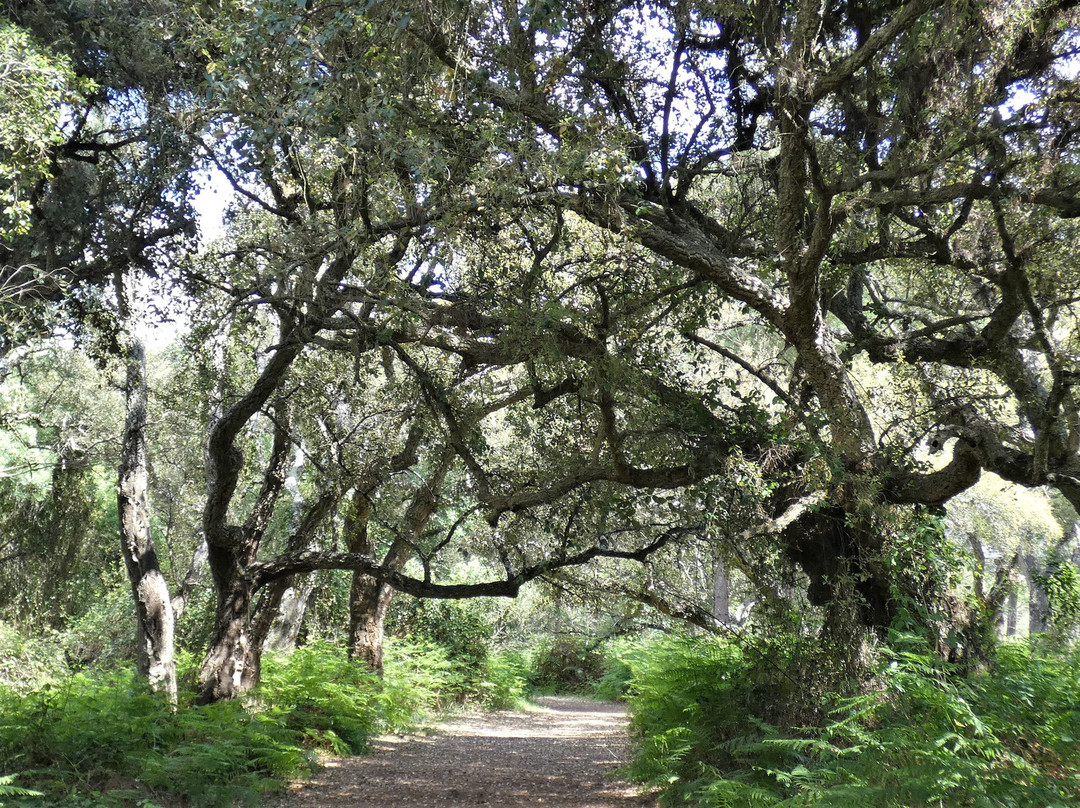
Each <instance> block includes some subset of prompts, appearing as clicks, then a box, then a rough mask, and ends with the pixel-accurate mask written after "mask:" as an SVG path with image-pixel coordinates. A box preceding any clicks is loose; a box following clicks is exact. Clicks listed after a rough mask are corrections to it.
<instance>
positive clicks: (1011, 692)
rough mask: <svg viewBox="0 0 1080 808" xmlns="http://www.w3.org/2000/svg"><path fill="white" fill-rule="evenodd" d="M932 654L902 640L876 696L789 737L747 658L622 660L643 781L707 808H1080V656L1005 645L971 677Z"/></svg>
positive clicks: (650, 649) (677, 655) (673, 648)
mask: <svg viewBox="0 0 1080 808" xmlns="http://www.w3.org/2000/svg"><path fill="white" fill-rule="evenodd" d="M923 643H924V640H922V639H919V638H916V637H913V636H910V635H896V636H894V648H893V649H891V650H889V651H887V652H885V653H884V654H883V656H882V659H883V662H882V665H881V668H880V671H879V675H878V677H877V679H876V681H875V682H874V685H873V686H872V687H870V688H868V689H867V690H866V691H865V692H863V693H862V694H860V695H857V696H854V697H846V698H845V697H840V696H838V695H835V694H833V695H832V696H831V697H829V698H828V701H829V702H830V703H831V705H832V708H831V711H830V713H829V714H828V717H827V720H825V721H823V722H821V723H820V724H818V725H815V726H810V727H801V728H790V727H789V728H787V729H783V728H782V727H778V726H775V725H773V724H769V723H766V722H765V721H762V720H760V718H759V717H758V716H755V715H754V711H753V709H752V708H753V705H754V703H755V701H756V697H755V691H756V690H757V689H759V688H760V684H755V682H754V674H753V669H754V667H755V663H754V660H753V659H752V658H751V656H750V655H748V654H746V653H745V652H739V651H738V649H735V648H733V647H731V646H728V645H723V644H715V643H708V642H689V641H682V640H666V641H661V642H659V643H656V644H654V645H651V646H644V647H639V648H638V649H636V650H635V651H633V652H632V653H630V654H624V656H623V659H624V662H626V664H628V665H629V667H630V668H631V670H632V671H633V679H632V682H631V696H630V703H631V708H632V710H633V713H634V719H633V722H634V726H635V728H636V729H637V730H638V731H639V732H640V734H641V740H640V742H639V749H638V754H637V757H636V760H635V762H634V763H633V764H632V766H631V767H630V771H631V773H632V774H633V775H634V776H635V777H637V778H639V779H641V780H644V781H646V782H649V783H652V784H654V785H658V786H661V787H663V788H664V790H665V799H666V800H667V801H669V802H680V801H685V802H688V803H691V804H695V805H708V806H781V805H782V806H804V805H807V806H808V805H817V806H829V805H831V806H838V807H839V806H857V805H866V806H896V808H901V806H913V805H949V806H953V805H955V806H959V805H977V806H1001V807H1002V808H1004V806H1015V805H1031V806H1036V805H1038V806H1065V805H1072V804H1076V801H1077V799H1078V798H1080V749H1078V748H1077V744H1076V742H1075V739H1076V738H1077V737H1080V735H1078V732H1080V712H1078V709H1077V705H1078V704H1080V668H1078V667H1077V661H1078V660H1077V656H1076V654H1075V653H1072V654H1070V655H1069V656H1066V657H1060V656H1059V657H1053V656H1047V655H1041V654H1040V653H1037V652H1036V651H1034V650H1033V649H1032V647H1031V646H1028V645H1021V644H1012V645H1006V646H1004V647H1002V648H1001V649H999V651H998V654H997V657H996V660H995V664H994V666H993V668H992V670H991V671H990V672H988V673H983V674H979V675H976V676H973V677H970V678H965V677H963V676H961V675H960V674H959V672H958V671H957V670H954V669H952V668H950V667H949V666H947V665H946V664H944V663H942V662H941V661H940V660H939V659H937V658H936V657H934V656H933V655H931V654H930V653H929V652H927V650H926V648H925V645H924V644H923ZM748 706H749V709H748Z"/></svg>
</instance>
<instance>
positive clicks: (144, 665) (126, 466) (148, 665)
mask: <svg viewBox="0 0 1080 808" xmlns="http://www.w3.org/2000/svg"><path fill="white" fill-rule="evenodd" d="M115 283H116V293H117V299H118V300H119V305H120V317H121V322H123V323H124V324H125V325H126V326H127V329H128V333H127V335H126V352H125V353H126V355H125V357H124V362H125V365H126V374H125V384H124V394H125V409H126V415H125V419H124V437H123V442H122V443H121V447H120V468H119V475H118V481H117V489H116V501H117V513H118V516H119V522H120V545H121V549H122V551H123V555H124V564H125V566H126V567H127V573H128V580H129V581H130V582H131V591H132V594H133V595H134V598H135V613H136V643H137V653H138V667H139V673H140V675H142V676H144V677H146V680H147V681H148V682H149V683H150V686H151V687H153V688H154V689H155V690H162V691H164V692H165V693H166V694H167V696H168V698H169V700H170V701H172V702H174V703H175V702H176V657H175V628H176V623H175V617H174V613H173V608H172V598H171V597H170V596H169V586H168V584H167V583H166V581H165V577H164V576H163V575H162V574H161V568H160V566H159V564H158V557H157V552H156V551H155V549H154V542H153V538H152V536H151V533H150V505H149V472H148V468H147V449H146V407H147V385H146V348H145V346H144V345H143V342H142V339H141V338H140V337H139V336H138V334H137V333H136V329H135V328H133V327H132V325H133V322H134V317H133V312H132V308H133V303H134V290H133V289H132V288H131V286H130V283H131V279H130V278H125V277H124V276H123V275H122V274H120V273H117V275H116V278H115Z"/></svg>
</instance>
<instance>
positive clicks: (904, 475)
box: [407, 0, 1080, 626]
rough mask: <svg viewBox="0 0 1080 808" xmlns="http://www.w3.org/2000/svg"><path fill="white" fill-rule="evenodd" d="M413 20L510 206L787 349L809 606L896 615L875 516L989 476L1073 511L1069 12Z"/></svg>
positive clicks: (819, 8)
mask: <svg viewBox="0 0 1080 808" xmlns="http://www.w3.org/2000/svg"><path fill="white" fill-rule="evenodd" d="M410 12H411V13H410V16H409V21H408V24H407V29H408V31H409V32H410V34H411V35H412V36H413V37H414V38H415V39H416V40H417V41H418V42H421V43H423V44H424V45H426V46H427V47H428V48H429V50H430V51H431V52H432V53H433V54H435V55H436V56H437V57H438V58H439V59H441V60H442V62H443V64H444V65H446V69H447V70H448V71H452V73H453V75H454V77H455V82H456V86H458V87H460V88H461V94H462V96H463V97H467V98H468V99H469V101H468V103H469V104H471V109H473V110H483V111H484V114H483V118H482V120H483V123H480V122H479V121H478V122H477V123H476V124H475V125H476V126H477V127H478V128H479V127H485V128H486V131H495V132H496V133H497V134H496V135H495V137H496V138H497V139H498V142H499V143H500V146H501V148H502V149H503V151H504V153H506V154H507V155H509V159H507V161H506V163H507V165H508V166H512V167H513V169H516V172H515V173H514V175H513V177H511V178H505V182H506V184H505V185H504V186H503V200H504V203H509V204H520V205H526V204H529V203H530V201H536V202H538V203H539V202H540V201H541V200H542V203H543V204H547V205H553V206H557V207H561V208H562V209H565V210H572V211H575V212H576V213H578V214H579V215H580V216H582V217H583V218H585V219H587V220H588V221H590V222H592V223H593V224H595V225H596V226H598V227H601V228H603V229H606V230H608V231H610V232H613V233H618V234H620V235H621V236H622V237H623V238H625V239H626V240H627V241H631V242H636V243H637V244H640V245H642V246H644V247H645V248H647V249H648V250H650V251H651V252H653V253H654V254H655V255H657V256H659V257H662V258H663V259H665V260H666V261H667V262H669V265H670V267H671V271H672V273H673V275H674V277H675V278H677V279H678V280H679V281H681V282H682V283H685V284H686V285H690V286H694V287H696V288H698V289H701V290H702V291H703V293H704V294H705V295H707V296H709V298H711V300H713V301H714V302H713V303H712V305H713V307H714V310H715V311H719V309H720V307H721V306H722V305H723V303H724V302H725V301H731V302H732V303H734V304H735V305H737V306H741V307H743V309H744V310H745V311H746V312H747V315H748V316H749V317H750V318H752V320H753V322H754V324H755V326H756V327H757V328H759V329H761V330H762V331H764V332H766V333H770V334H773V335H775V338H776V339H777V340H778V341H781V342H782V343H783V344H784V345H785V346H786V352H785V354H784V356H783V357H782V358H783V360H784V362H783V364H784V366H785V372H784V375H783V377H781V378H780V379H779V380H778V381H779V385H777V386H771V388H772V395H774V396H775V399H774V403H775V405H776V406H777V407H779V408H780V409H782V410H783V411H785V416H786V420H787V423H788V424H791V425H794V424H799V426H797V427H795V429H794V431H793V432H791V433H789V434H790V440H792V445H793V446H794V447H796V451H794V452H792V453H791V454H790V456H789V458H790V459H789V461H788V462H786V463H783V464H781V466H780V468H779V469H778V470H777V472H774V473H773V474H772V475H770V476H771V477H772V478H773V479H774V480H775V481H776V482H777V483H779V485H778V487H777V489H776V495H775V496H774V497H773V499H772V502H771V504H770V506H769V509H770V510H771V514H770V515H769V516H770V517H771V518H772V519H773V520H775V522H774V530H773V533H774V534H775V535H776V538H777V539H778V540H779V542H780V543H781V545H782V546H783V547H784V548H785V552H786V553H787V554H788V556H789V557H790V558H791V559H792V560H794V561H797V562H798V563H799V564H800V565H801V566H802V568H803V569H804V570H805V571H806V573H807V574H808V575H809V577H810V581H811V586H810V591H811V594H812V599H813V600H814V601H815V602H816V603H819V604H826V605H827V604H834V605H835V604H838V603H839V602H840V601H841V600H843V598H841V597H840V595H841V594H842V591H843V587H844V586H845V584H844V581H845V580H846V581H848V582H850V583H851V585H853V586H854V589H855V593H856V594H857V600H858V605H857V612H858V617H859V618H860V620H861V621H862V622H865V623H868V624H871V625H876V626H883V625H887V624H888V623H889V622H890V620H891V619H892V618H893V616H894V615H895V603H896V602H897V601H896V600H895V597H894V590H895V587H896V585H897V584H898V583H899V582H900V580H899V579H900V578H901V577H902V576H901V575H900V573H899V572H898V571H897V570H896V569H893V568H890V567H889V565H887V564H884V563H882V559H883V531H887V530H888V518H887V516H886V514H887V512H888V510H889V509H891V508H894V507H897V506H902V507H907V506H913V505H914V506H924V507H925V506H929V507H937V506H940V505H941V504H943V503H945V502H947V501H948V500H949V498H950V497H952V496H954V495H955V494H957V493H959V492H960V491H963V490H964V489H966V488H967V487H968V486H970V485H971V484H972V483H974V482H975V480H977V479H978V477H979V474H980V472H981V471H982V470H983V469H990V470H993V471H995V472H996V473H998V474H1000V475H1001V476H1003V477H1005V478H1006V479H1009V480H1011V481H1014V482H1017V483H1019V484H1022V485H1027V486H1039V485H1052V486H1054V487H1056V488H1058V489H1059V490H1060V491H1061V492H1062V494H1064V495H1065V496H1066V497H1067V498H1069V499H1070V501H1077V500H1080V487H1078V485H1077V481H1078V480H1080V478H1078V477H1077V475H1076V471H1077V469H1078V457H1077V454H1076V450H1077V435H1078V434H1080V433H1078V431H1077V428H1076V418H1075V412H1076V406H1075V403H1074V399H1073V392H1072V390H1073V384H1074V380H1075V373H1076V370H1077V368H1076V365H1075V353H1074V350H1075V340H1076V328H1075V318H1074V317H1073V315H1072V311H1071V309H1070V306H1071V305H1072V304H1071V295H1072V293H1071V291H1070V290H1071V289H1072V288H1074V283H1075V279H1074V277H1073V273H1072V268H1071V265H1070V264H1069V262H1068V261H1067V260H1065V258H1064V255H1065V253H1063V252H1062V249H1063V248H1064V249H1065V250H1071V249H1072V248H1073V247H1072V245H1074V244H1075V237H1076V232H1075V226H1074V225H1073V223H1072V220H1073V219H1075V218H1076V217H1077V216H1078V215H1080V203H1078V201H1077V196H1076V193H1077V190H1078V187H1080V185H1078V178H1077V175H1076V171H1075V166H1076V152H1075V143H1074V135H1075V131H1076V124H1075V121H1076V115H1075V106H1074V101H1073V100H1072V99H1073V89H1074V88H1075V82H1076V79H1075V78H1073V77H1072V75H1073V73H1074V72H1075V71H1070V70H1069V69H1068V67H1067V60H1068V59H1069V58H1070V57H1071V54H1072V53H1073V52H1074V48H1075V30H1076V23H1077V20H1076V11H1075V9H1074V8H1073V4H1072V3H1069V2H1062V3H1046V4H1038V5H1035V6H1027V7H1024V9H1022V10H1021V9H1018V8H1015V7H1012V6H1009V7H1005V6H1003V5H1000V4H986V5H983V6H978V7H972V6H958V5H953V4H948V3H941V2H934V0H925V1H924V2H919V1H918V0H916V2H909V3H886V4H884V5H882V4H876V5H870V4H865V3H862V2H850V3H848V2H843V3H833V4H827V5H824V6H823V5H820V4H813V3H799V2H792V3H783V4H779V5H768V4H761V5H757V6H749V7H747V6H745V5H740V4H726V3H721V4H666V3H658V2H640V3H623V2H619V3H614V2H587V3H578V4H574V5H573V6H557V5H555V4H533V5H528V6H522V5H519V4H517V3H509V2H508V3H501V4H499V5H497V6H496V7H493V8H492V9H491V11H490V13H487V14H478V13H476V12H475V9H473V8H472V6H470V5H469V4H463V3H455V2H447V3H421V4H416V5H415V6H410ZM1066 245H1068V246H1066ZM673 317H674V318H675V319H681V320H682V321H683V327H682V329H681V330H682V331H683V332H684V333H685V335H686V338H687V339H688V340H691V341H695V342H697V343H698V344H700V345H706V346H707V345H708V344H709V342H715V340H713V339H711V338H710V337H709V331H710V330H711V327H712V323H710V322H709V321H708V320H707V319H706V320H705V321H704V322H701V321H700V320H699V321H697V322H695V318H694V317H693V316H690V314H689V312H687V311H686V310H685V309H681V310H676V312H675V313H674V315H673ZM704 340H708V342H706V341H704ZM720 347H721V348H722V347H723V346H720ZM861 354H865V355H866V356H867V357H868V358H869V359H870V360H871V361H872V362H874V363H880V364H883V365H887V366H891V367H893V368H895V371H896V374H897V381H896V382H894V384H903V383H904V381H905V380H904V371H905V368H906V367H907V366H908V365H915V366H916V367H917V368H918V369H919V370H920V372H921V378H920V383H921V384H922V385H923V389H924V391H925V392H924V395H925V399H924V400H926V401H927V402H928V405H929V406H928V408H927V409H928V411H927V412H923V413H909V414H908V415H909V424H908V425H907V427H906V428H894V429H892V430H883V429H881V428H879V427H878V425H877V424H876V423H875V420H876V418H877V413H876V412H875V408H874V402H873V401H871V400H868V399H867V398H866V397H865V396H864V395H863V394H862V391H861V390H860V389H859V384H858V381H857V375H856V372H855V369H854V364H853V363H854V359H855V357H857V356H859V355H861ZM721 355H722V356H724V357H725V358H726V359H727V360H728V361H729V362H731V363H733V364H740V362H739V357H737V356H731V355H730V351H729V352H727V353H723V352H721ZM988 380H990V384H989V385H988V384H987V381H988ZM988 386H989V389H988ZM1001 396H1004V401H1005V406H1004V407H1002V406H1001V398H1000V397H1001ZM945 427H947V428H948V431H947V432H945V433H942V432H941V430H942V428H945ZM789 429H790V427H789ZM935 430H936V431H937V432H938V433H939V434H950V433H951V434H952V435H954V436H956V438H957V439H956V441H955V443H953V444H952V449H951V453H952V454H951V460H950V461H949V462H948V463H947V464H946V465H945V466H944V467H942V468H938V469H936V470H935V469H933V468H928V467H927V465H926V464H925V463H924V462H922V461H921V460H920V458H919V456H918V454H917V453H916V451H915V449H916V447H917V446H918V445H919V442H920V438H921V437H923V436H924V435H925V434H926V433H927V432H928V431H930V432H933V431H935ZM819 453H820V454H821V457H822V458H823V461H824V464H823V466H818V464H817V462H816V461H815V460H814V455H815V454H819ZM811 467H818V468H821V469H822V470H823V473H808V472H809V470H810V468H811ZM814 503H816V504H814ZM811 504H813V507H807V506H808V505H811ZM875 508H884V509H885V510H884V511H875V510H874V509H875ZM789 517H790V518H789ZM909 594H915V593H909Z"/></svg>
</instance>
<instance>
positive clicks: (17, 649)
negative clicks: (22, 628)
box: [0, 622, 68, 693]
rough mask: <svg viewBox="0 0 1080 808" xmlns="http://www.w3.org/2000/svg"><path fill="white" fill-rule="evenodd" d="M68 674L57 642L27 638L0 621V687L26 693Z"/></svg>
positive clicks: (51, 638) (49, 637) (50, 638)
mask: <svg viewBox="0 0 1080 808" xmlns="http://www.w3.org/2000/svg"><path fill="white" fill-rule="evenodd" d="M67 673H68V669H67V665H66V664H65V662H64V655H63V652H62V650H61V649H60V647H59V645H58V644H57V642H56V639H55V638H54V637H51V636H47V637H44V638H28V637H24V636H22V635H21V634H20V633H19V632H18V631H16V630H15V628H14V627H12V626H11V625H9V624H7V623H3V622H0V688H8V689H10V690H13V691H16V692H19V693H25V692H28V691H31V690H36V689H38V688H40V687H43V686H44V685H46V684H48V683H50V682H55V681H57V680H59V679H60V678H61V677H63V676H66V675H67Z"/></svg>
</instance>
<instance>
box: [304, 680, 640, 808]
mask: <svg viewBox="0 0 1080 808" xmlns="http://www.w3.org/2000/svg"><path fill="white" fill-rule="evenodd" d="M540 703H541V705H542V706H541V709H539V710H537V711H535V712H502V713H490V714H475V715H469V716H465V717H463V718H459V719H457V720H454V721H451V722H448V723H446V724H444V725H442V726H441V727H440V728H439V730H438V732H437V733H435V734H433V735H430V736H427V737H413V738H407V739H402V738H380V739H378V740H377V741H376V742H375V743H374V744H373V745H372V750H371V754H370V755H366V756H364V757H359V758H346V759H343V760H338V761H333V762H332V763H331V764H330V765H329V766H328V767H327V768H326V769H325V770H323V771H322V772H320V773H319V775H318V776H317V777H316V778H315V780H314V781H313V782H310V783H306V784H304V785H298V786H294V787H293V789H292V790H291V792H290V794H289V796H288V797H287V798H286V799H285V800H284V801H283V807H284V808H345V806H349V808H405V807H406V806H460V807H461V808H468V807H471V806H481V805H492V806H496V805H497V806H507V807H508V808H513V807H514V806H532V805H542V806H548V807H549V808H644V807H646V806H649V807H650V808H651V806H653V805H654V803H653V802H652V801H651V800H649V799H648V798H647V797H645V796H643V795H641V794H639V793H638V792H637V791H636V790H635V789H634V788H633V787H631V786H629V785H627V784H626V783H624V782H619V781H617V780H615V779H614V777H613V775H612V771H613V770H614V769H615V768H617V767H618V766H620V765H622V764H623V763H625V762H626V760H627V755H628V754H629V743H628V739H627V735H626V715H625V712H624V711H623V709H622V708H621V707H619V706H617V705H612V704H603V703H598V702H589V701H584V700H580V699H571V698H556V697H549V698H544V699H541V700H540Z"/></svg>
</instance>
